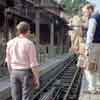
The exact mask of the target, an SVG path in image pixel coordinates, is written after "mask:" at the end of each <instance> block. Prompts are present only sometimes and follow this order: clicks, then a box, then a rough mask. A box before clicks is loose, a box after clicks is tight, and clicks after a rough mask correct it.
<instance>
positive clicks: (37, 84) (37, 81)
mask: <svg viewBox="0 0 100 100" xmlns="http://www.w3.org/2000/svg"><path fill="white" fill-rule="evenodd" d="M35 83H36V85H35V89H39V88H40V82H39V80H38V79H37V80H36V81H35Z"/></svg>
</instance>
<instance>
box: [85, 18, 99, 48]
mask: <svg viewBox="0 0 100 100" xmlns="http://www.w3.org/2000/svg"><path fill="white" fill-rule="evenodd" d="M96 24H97V23H96V20H95V19H94V18H91V19H90V20H89V25H88V31H87V38H86V48H87V49H89V48H91V43H92V41H93V37H94V33H95V30H96Z"/></svg>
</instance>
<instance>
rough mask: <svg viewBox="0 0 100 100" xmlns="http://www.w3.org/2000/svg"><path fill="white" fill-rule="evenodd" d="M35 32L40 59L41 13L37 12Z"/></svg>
mask: <svg viewBox="0 0 100 100" xmlns="http://www.w3.org/2000/svg"><path fill="white" fill-rule="evenodd" d="M35 32H36V49H37V53H38V59H39V56H40V55H39V42H40V12H39V11H38V10H37V11H36V15H35Z"/></svg>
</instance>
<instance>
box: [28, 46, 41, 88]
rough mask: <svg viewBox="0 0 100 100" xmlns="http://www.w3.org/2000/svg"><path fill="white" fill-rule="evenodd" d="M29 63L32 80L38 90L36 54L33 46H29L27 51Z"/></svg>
mask: <svg viewBox="0 0 100 100" xmlns="http://www.w3.org/2000/svg"><path fill="white" fill-rule="evenodd" d="M29 61H30V67H31V69H32V72H33V75H34V78H35V83H36V85H37V88H39V86H40V83H39V72H38V66H39V64H38V62H37V54H36V49H35V46H34V45H30V49H29Z"/></svg>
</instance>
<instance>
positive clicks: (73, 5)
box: [64, 0, 86, 15]
mask: <svg viewBox="0 0 100 100" xmlns="http://www.w3.org/2000/svg"><path fill="white" fill-rule="evenodd" d="M85 3H86V0H83V1H81V0H73V2H72V0H64V6H65V8H64V10H65V12H66V13H67V14H70V15H73V14H77V13H78V12H79V10H80V6H81V5H82V4H85Z"/></svg>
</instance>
